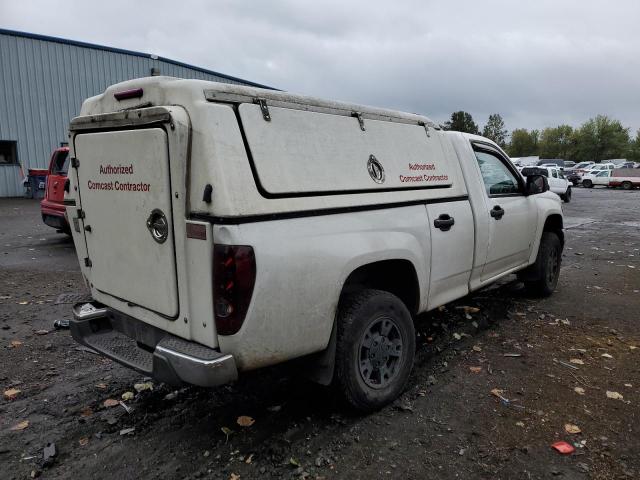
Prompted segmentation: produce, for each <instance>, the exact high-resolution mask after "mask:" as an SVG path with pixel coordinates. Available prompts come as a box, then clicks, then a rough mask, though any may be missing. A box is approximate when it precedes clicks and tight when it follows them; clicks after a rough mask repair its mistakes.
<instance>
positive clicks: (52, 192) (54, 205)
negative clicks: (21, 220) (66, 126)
mask: <svg viewBox="0 0 640 480" xmlns="http://www.w3.org/2000/svg"><path fill="white" fill-rule="evenodd" d="M68 170H69V147H59V148H56V149H55V150H54V151H53V153H52V154H51V160H50V161H49V172H48V175H47V185H46V188H45V192H44V199H43V200H42V202H40V211H41V213H42V221H43V222H44V223H46V224H47V225H49V226H50V227H53V228H55V229H56V230H58V231H59V232H63V233H66V234H70V233H71V230H70V227H69V220H68V219H67V215H66V210H65V206H64V189H65V183H66V182H67V171H68Z"/></svg>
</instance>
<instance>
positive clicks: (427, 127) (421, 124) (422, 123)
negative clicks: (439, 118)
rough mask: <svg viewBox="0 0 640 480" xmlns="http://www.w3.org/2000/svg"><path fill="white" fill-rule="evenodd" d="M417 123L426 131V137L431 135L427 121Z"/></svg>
mask: <svg viewBox="0 0 640 480" xmlns="http://www.w3.org/2000/svg"><path fill="white" fill-rule="evenodd" d="M418 125H420V126H421V127H424V131H425V132H427V137H431V134H430V133H429V127H430V125H429V124H428V123H425V122H419V123H418Z"/></svg>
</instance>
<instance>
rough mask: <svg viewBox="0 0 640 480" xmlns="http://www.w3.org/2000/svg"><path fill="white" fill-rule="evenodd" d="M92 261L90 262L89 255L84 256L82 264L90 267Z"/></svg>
mask: <svg viewBox="0 0 640 480" xmlns="http://www.w3.org/2000/svg"><path fill="white" fill-rule="evenodd" d="M92 265H93V263H91V259H90V258H89V257H84V266H85V267H91V266H92Z"/></svg>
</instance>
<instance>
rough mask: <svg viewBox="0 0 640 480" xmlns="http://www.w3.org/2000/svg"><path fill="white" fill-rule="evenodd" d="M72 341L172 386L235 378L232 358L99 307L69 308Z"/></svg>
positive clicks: (219, 382) (211, 383)
mask: <svg viewBox="0 0 640 480" xmlns="http://www.w3.org/2000/svg"><path fill="white" fill-rule="evenodd" d="M73 317H74V318H73V320H72V321H71V322H70V328H71V334H72V335H73V338H74V339H75V340H76V341H77V342H78V343H81V344H83V345H86V346H87V347H90V348H92V349H94V350H96V351H98V352H99V353H101V354H103V355H104V356H106V357H108V358H111V359H112V360H115V361H116V362H118V363H121V364H123V365H125V366H127V367H129V368H132V369H134V370H136V371H138V372H140V373H143V374H145V375H148V376H151V377H154V378H156V379H157V380H159V381H162V382H165V383H168V384H170V385H176V386H178V385H181V384H183V383H189V384H192V385H199V386H202V387H214V386H217V385H223V384H226V383H231V382H233V381H235V380H236V379H237V378H238V371H237V368H236V363H235V360H234V358H233V357H232V356H231V355H225V354H222V353H220V352H218V351H217V350H213V349H211V348H208V347H205V346H203V345H200V344H198V343H194V342H189V341H187V340H183V339H181V338H178V337H176V336H173V335H171V334H168V333H166V332H164V331H162V330H160V329H157V328H155V327H152V326H150V325H147V324H145V323H144V322H141V321H139V320H136V319H134V318H132V317H129V316H126V315H124V314H122V313H119V312H116V311H114V310H112V309H109V308H106V307H103V306H101V305H99V304H92V303H81V304H77V305H75V306H74V307H73Z"/></svg>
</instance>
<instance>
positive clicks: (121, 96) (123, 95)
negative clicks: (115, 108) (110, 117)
mask: <svg viewBox="0 0 640 480" xmlns="http://www.w3.org/2000/svg"><path fill="white" fill-rule="evenodd" d="M143 93H144V92H143V90H142V89H141V88H132V89H131V90H123V91H122V92H116V93H114V94H113V96H114V97H115V99H116V100H118V101H121V100H127V99H128V98H140V97H141V96H142V94H143Z"/></svg>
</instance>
